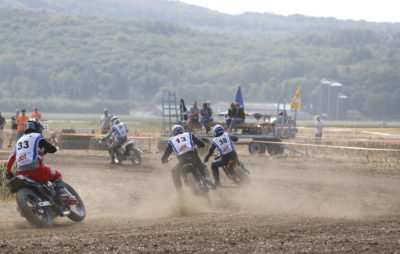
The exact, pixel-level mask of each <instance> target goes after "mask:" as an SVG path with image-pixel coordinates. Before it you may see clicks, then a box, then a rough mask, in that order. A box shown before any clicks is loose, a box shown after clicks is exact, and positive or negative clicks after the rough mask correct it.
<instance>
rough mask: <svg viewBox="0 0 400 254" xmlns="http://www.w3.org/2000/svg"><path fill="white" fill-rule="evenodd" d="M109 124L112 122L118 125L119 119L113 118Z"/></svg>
mask: <svg viewBox="0 0 400 254" xmlns="http://www.w3.org/2000/svg"><path fill="white" fill-rule="evenodd" d="M111 122H112V123H113V124H119V118H118V117H116V116H113V118H111Z"/></svg>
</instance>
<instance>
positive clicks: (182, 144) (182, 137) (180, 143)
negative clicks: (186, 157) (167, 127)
mask: <svg viewBox="0 0 400 254" xmlns="http://www.w3.org/2000/svg"><path fill="white" fill-rule="evenodd" d="M192 135H193V134H192V133H191V132H185V133H182V134H178V135H176V136H174V137H171V138H170V139H169V140H168V143H169V144H170V145H171V146H172V148H173V149H174V152H175V154H176V155H177V156H181V155H183V154H185V153H187V152H189V151H194V150H195V146H194V143H193V138H192Z"/></svg>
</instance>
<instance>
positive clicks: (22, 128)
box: [17, 109, 29, 140]
mask: <svg viewBox="0 0 400 254" xmlns="http://www.w3.org/2000/svg"><path fill="white" fill-rule="evenodd" d="M25 113H26V110H25V109H21V115H20V116H18V127H17V130H18V132H17V140H18V139H19V138H20V137H22V136H23V135H24V132H25V123H26V122H28V120H29V117H28V116H27V115H25Z"/></svg>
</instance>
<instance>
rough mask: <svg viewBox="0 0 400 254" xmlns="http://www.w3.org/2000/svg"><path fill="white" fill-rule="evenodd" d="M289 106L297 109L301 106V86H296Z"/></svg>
mask: <svg viewBox="0 0 400 254" xmlns="http://www.w3.org/2000/svg"><path fill="white" fill-rule="evenodd" d="M291 108H292V110H297V111H299V110H300V108H301V87H299V88H297V90H296V93H295V95H294V96H293V97H292V100H291Z"/></svg>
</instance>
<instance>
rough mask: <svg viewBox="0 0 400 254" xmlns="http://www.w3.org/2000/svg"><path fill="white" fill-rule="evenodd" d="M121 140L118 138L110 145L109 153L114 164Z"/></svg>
mask: <svg viewBox="0 0 400 254" xmlns="http://www.w3.org/2000/svg"><path fill="white" fill-rule="evenodd" d="M119 143H120V142H119V140H118V139H116V140H115V141H114V142H112V143H111V145H110V146H109V147H108V153H109V154H110V159H111V160H110V163H111V164H114V163H115V150H116V149H117V147H118V145H119Z"/></svg>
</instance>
